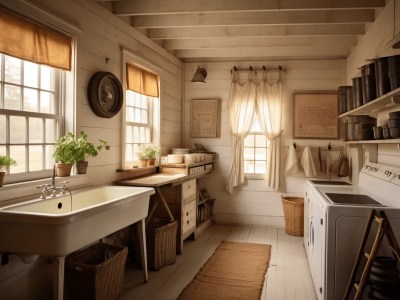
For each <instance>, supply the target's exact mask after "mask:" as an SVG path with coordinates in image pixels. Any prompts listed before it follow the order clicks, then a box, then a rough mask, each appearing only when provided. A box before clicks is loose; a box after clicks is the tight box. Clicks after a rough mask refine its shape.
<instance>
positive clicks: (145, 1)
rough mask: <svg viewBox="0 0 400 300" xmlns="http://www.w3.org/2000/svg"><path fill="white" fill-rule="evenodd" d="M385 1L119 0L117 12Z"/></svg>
mask: <svg viewBox="0 0 400 300" xmlns="http://www.w3.org/2000/svg"><path fill="white" fill-rule="evenodd" d="M384 6H385V0H325V1H321V0H268V1H266V0H246V1H243V0H222V1H221V0H219V1H216V0H201V1H199V0H185V1H182V0H168V1H165V0H131V1H115V3H114V13H115V14H117V15H160V14H175V13H193V12H197V13H207V12H244V11H268V10H294V9H296V10H297V9H299V10H304V9H311V10H312V9H355V8H357V9H361V8H378V7H384Z"/></svg>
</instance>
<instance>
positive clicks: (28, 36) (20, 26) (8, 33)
mask: <svg viewBox="0 0 400 300" xmlns="http://www.w3.org/2000/svg"><path fill="white" fill-rule="evenodd" d="M0 52H1V53H4V54H7V55H11V56H14V57H18V58H21V59H24V60H28V61H32V62H35V63H38V64H45V65H48V66H52V67H56V68H60V69H64V70H71V38H70V37H67V36H65V35H63V34H61V33H59V32H56V31H54V30H51V29H49V28H46V27H44V26H41V25H39V24H37V23H34V22H32V21H29V20H27V19H25V18H22V17H19V16H17V15H15V14H13V13H11V12H9V11H7V10H4V9H0Z"/></svg>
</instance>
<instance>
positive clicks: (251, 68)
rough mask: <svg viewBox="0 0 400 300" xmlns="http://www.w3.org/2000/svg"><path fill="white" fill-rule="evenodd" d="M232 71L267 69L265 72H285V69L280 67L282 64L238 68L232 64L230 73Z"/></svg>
mask: <svg viewBox="0 0 400 300" xmlns="http://www.w3.org/2000/svg"><path fill="white" fill-rule="evenodd" d="M232 71H235V72H243V71H267V72H272V71H280V72H286V69H284V68H282V66H280V65H279V66H278V67H275V68H269V67H266V66H264V65H263V66H262V67H260V68H253V66H251V65H250V66H249V67H248V68H238V67H236V66H233V68H232V69H231V73H232Z"/></svg>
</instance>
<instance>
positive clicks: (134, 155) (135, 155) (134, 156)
mask: <svg viewBox="0 0 400 300" xmlns="http://www.w3.org/2000/svg"><path fill="white" fill-rule="evenodd" d="M138 152H139V145H138V144H134V145H133V150H132V160H137V159H138Z"/></svg>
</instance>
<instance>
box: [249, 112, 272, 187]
mask: <svg viewBox="0 0 400 300" xmlns="http://www.w3.org/2000/svg"><path fill="white" fill-rule="evenodd" d="M255 122H256V117H255V116H254V117H253V122H252V124H251V130H250V131H249V133H248V134H247V136H246V138H245V139H247V138H249V137H250V136H253V137H254V146H253V147H248V146H245V145H244V143H243V161H244V162H246V161H253V162H256V161H261V160H257V159H256V153H255V152H256V149H257V148H265V149H266V151H265V171H267V167H268V148H269V140H268V139H267V137H266V136H265V135H264V134H263V133H262V132H261V131H260V130H254V129H253V126H254V123H255ZM255 136H263V137H264V138H265V141H266V146H265V147H256V143H255V139H256V137H255ZM245 148H251V149H253V152H254V159H252V160H249V159H245V157H244V149H245ZM244 174H245V178H247V179H255V180H261V179H264V178H265V174H266V173H246V172H245V173H244Z"/></svg>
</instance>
